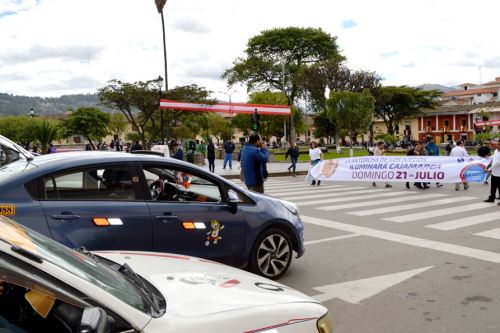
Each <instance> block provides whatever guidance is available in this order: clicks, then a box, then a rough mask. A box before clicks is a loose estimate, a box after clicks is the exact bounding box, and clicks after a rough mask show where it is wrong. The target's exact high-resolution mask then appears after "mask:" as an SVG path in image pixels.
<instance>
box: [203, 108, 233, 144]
mask: <svg viewBox="0 0 500 333" xmlns="http://www.w3.org/2000/svg"><path fill="white" fill-rule="evenodd" d="M205 119H206V120H207V122H206V126H207V127H206V129H207V133H208V134H209V135H210V134H211V135H213V136H214V137H215V138H216V139H217V144H219V143H220V140H227V139H230V138H231V137H232V136H233V127H232V126H231V122H229V121H227V120H226V119H225V118H224V117H222V116H221V115H218V114H215V113H208V114H207V115H206V118H205ZM233 119H234V118H233ZM207 140H208V138H207Z"/></svg>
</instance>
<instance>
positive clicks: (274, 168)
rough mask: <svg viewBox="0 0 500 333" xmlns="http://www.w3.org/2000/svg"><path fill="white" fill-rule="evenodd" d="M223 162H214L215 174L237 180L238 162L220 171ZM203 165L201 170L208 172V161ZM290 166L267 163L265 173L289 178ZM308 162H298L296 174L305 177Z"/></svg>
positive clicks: (288, 163)
mask: <svg viewBox="0 0 500 333" xmlns="http://www.w3.org/2000/svg"><path fill="white" fill-rule="evenodd" d="M223 162H224V161H223V160H215V173H216V174H218V175H219V176H222V177H224V178H227V179H237V178H239V177H240V169H238V162H237V161H233V168H232V169H229V165H227V166H226V170H223V169H222V165H223ZM205 163H206V164H205V165H204V166H200V167H202V168H203V169H206V170H208V160H207V159H205ZM290 165H291V163H290V162H286V163H280V162H272V163H267V172H268V173H269V177H279V176H289V173H288V167H289V166H290ZM309 165H310V164H309V163H308V162H299V163H297V169H296V170H297V171H296V174H297V175H298V176H299V175H306V174H307V172H308V170H309Z"/></svg>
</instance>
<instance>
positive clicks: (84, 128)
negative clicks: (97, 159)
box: [62, 107, 110, 149]
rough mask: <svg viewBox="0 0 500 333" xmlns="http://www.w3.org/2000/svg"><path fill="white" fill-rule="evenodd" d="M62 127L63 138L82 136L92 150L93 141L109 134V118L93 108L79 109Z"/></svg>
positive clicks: (71, 114) (106, 114) (72, 113)
mask: <svg viewBox="0 0 500 333" xmlns="http://www.w3.org/2000/svg"><path fill="white" fill-rule="evenodd" d="M62 125H63V128H64V132H65V136H70V135H74V134H77V135H82V136H83V137H85V138H86V139H87V140H88V141H89V143H90V145H91V146H92V149H94V143H93V141H98V140H101V139H102V138H103V137H105V136H106V135H108V134H109V130H108V128H109V125H110V116H109V114H108V113H105V112H102V111H100V110H99V109H97V108H94V107H81V108H78V109H77V110H76V111H73V112H71V113H70V115H69V116H68V118H66V119H65V120H64V121H63V124H62Z"/></svg>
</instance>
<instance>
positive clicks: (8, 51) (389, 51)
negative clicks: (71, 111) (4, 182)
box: [0, 0, 500, 101]
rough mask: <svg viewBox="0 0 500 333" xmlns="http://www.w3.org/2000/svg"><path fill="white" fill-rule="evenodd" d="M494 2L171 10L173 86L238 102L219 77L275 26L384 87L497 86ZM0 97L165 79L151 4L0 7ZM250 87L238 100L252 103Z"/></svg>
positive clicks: (139, 0)
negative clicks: (315, 43)
mask: <svg viewBox="0 0 500 333" xmlns="http://www.w3.org/2000/svg"><path fill="white" fill-rule="evenodd" d="M499 13H500V2H499V1H498V0H476V1H474V2H470V1H464V0H418V1H409V0H378V1H373V0H350V1H334V0H308V1H305V0H301V1H299V0H286V1H285V0H252V1H246V0H210V1H209V0H168V2H167V4H166V6H165V9H164V14H165V19H166V34H167V53H168V55H167V56H168V80H169V86H170V87H174V86H177V85H184V84H192V83H196V84H198V85H201V86H204V87H206V88H207V89H209V90H212V91H214V92H215V93H214V97H218V98H221V99H227V96H225V95H224V94H222V93H220V91H223V92H226V93H232V92H233V90H235V89H234V88H233V89H231V90H229V89H228V88H227V87H226V84H225V82H224V81H222V80H221V79H220V75H221V73H222V72H223V71H224V70H225V69H227V68H228V67H230V66H231V64H232V62H233V60H234V59H235V58H236V57H238V56H242V55H243V51H244V49H245V46H246V43H247V41H248V39H249V38H250V37H252V36H254V35H256V34H258V33H259V32H260V31H262V30H266V29H271V28H275V27H287V26H299V27H315V28H316V27H317V28H321V29H323V30H324V31H326V32H328V33H330V34H332V35H334V36H336V37H337V38H338V39H337V42H338V44H339V46H340V49H341V50H342V53H343V54H344V55H345V56H346V57H347V59H348V65H349V66H350V67H351V68H353V69H363V70H370V71H375V72H377V74H379V75H380V76H382V77H383V78H384V84H385V85H403V84H406V85H419V84H423V83H437V84H443V85H447V86H452V85H456V84H460V83H464V82H472V83H478V82H480V81H482V82H486V81H490V80H493V79H494V78H495V77H497V76H500V43H499V42H498V41H499V37H500V30H499V28H498V20H499V16H498V15H499ZM0 45H1V47H0V92H4V93H11V94H16V95H29V96H60V95H63V94H75V93H94V92H95V91H96V89H97V88H100V87H102V86H104V85H106V82H107V81H108V80H111V79H119V80H124V81H128V82H134V81H138V80H148V79H153V78H156V77H158V76H159V75H162V76H164V71H163V45H162V31H161V19H160V15H159V14H158V12H157V10H156V6H155V4H154V0H80V1H76V0H0ZM245 99H246V92H245V89H244V88H242V87H240V88H237V89H236V92H235V93H234V94H233V101H244V100H245Z"/></svg>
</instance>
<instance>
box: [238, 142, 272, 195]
mask: <svg viewBox="0 0 500 333" xmlns="http://www.w3.org/2000/svg"><path fill="white" fill-rule="evenodd" d="M268 158H269V152H268V151H267V149H266V146H265V145H264V144H263V142H262V141H261V140H260V136H259V135H258V134H252V135H250V138H249V140H248V143H247V144H245V145H244V146H243V148H242V150H241V169H242V170H243V177H244V179H245V185H246V186H247V188H248V189H249V190H251V191H255V192H259V193H264V180H265V178H266V175H265V174H266V173H267V169H266V163H267V160H268Z"/></svg>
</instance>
